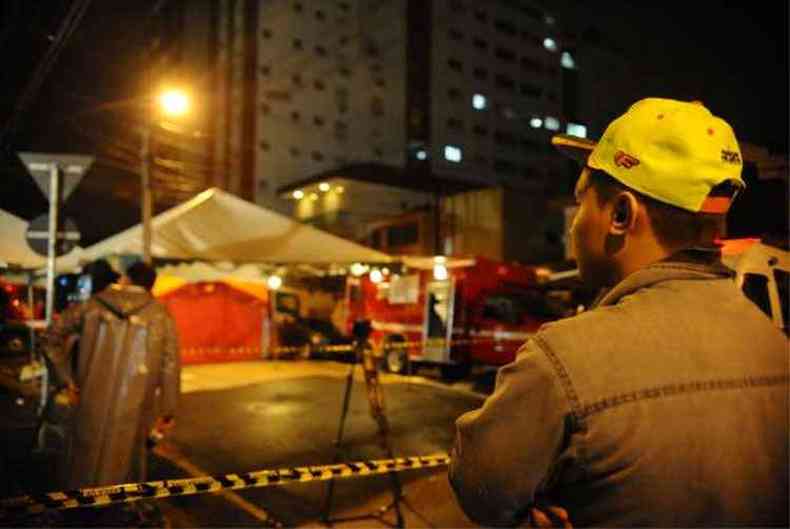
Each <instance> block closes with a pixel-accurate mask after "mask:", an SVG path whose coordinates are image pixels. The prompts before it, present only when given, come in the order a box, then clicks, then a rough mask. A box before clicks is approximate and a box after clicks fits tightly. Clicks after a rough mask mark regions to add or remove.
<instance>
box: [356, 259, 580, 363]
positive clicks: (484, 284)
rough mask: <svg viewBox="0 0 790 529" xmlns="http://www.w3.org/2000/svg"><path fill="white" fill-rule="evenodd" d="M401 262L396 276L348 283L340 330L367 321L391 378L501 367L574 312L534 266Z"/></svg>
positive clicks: (563, 292) (487, 261)
mask: <svg viewBox="0 0 790 529" xmlns="http://www.w3.org/2000/svg"><path fill="white" fill-rule="evenodd" d="M406 264H407V267H408V268H407V270H406V271H405V272H402V273H401V274H397V275H394V274H393V275H391V276H388V277H386V276H381V275H377V276H373V274H369V275H364V276H362V277H350V278H349V280H348V282H347V291H346V314H345V318H344V321H345V325H346V329H345V332H347V333H350V332H351V328H352V325H353V324H354V322H356V321H360V320H368V321H370V324H371V328H372V333H371V337H370V339H371V341H372V343H373V346H374V347H376V348H377V349H378V350H379V351H381V352H382V355H383V362H384V365H385V367H386V368H387V369H388V370H389V371H392V372H397V373H402V372H406V371H408V370H409V368H410V367H413V366H415V365H418V364H435V365H438V366H439V367H440V368H441V371H442V374H443V375H444V376H446V377H448V378H455V377H458V376H462V375H463V374H465V373H466V372H467V371H468V369H469V367H470V366H471V365H472V364H475V363H478V364H486V365H495V366H496V365H502V364H505V363H507V362H510V361H512V360H513V359H514V358H515V354H516V351H517V350H518V348H519V347H520V346H521V345H522V344H523V343H524V342H525V341H526V340H527V339H528V338H529V337H530V336H531V335H532V333H534V332H535V331H536V330H537V329H538V328H539V327H540V326H541V325H542V324H543V323H545V322H547V321H550V320H553V319H557V318H559V317H563V316H566V315H569V314H570V313H572V312H573V309H572V304H570V303H569V302H570V297H571V291H570V290H553V291H552V290H549V289H547V288H546V285H545V282H544V281H541V277H542V276H541V274H540V269H539V268H536V267H528V266H523V265H518V264H509V263H501V262H497V261H493V260H490V259H486V258H482V257H474V258H466V259H456V258H447V259H446V260H445V259H441V260H439V261H438V262H437V261H435V258H422V259H420V258H411V259H408V260H407V261H406ZM437 271H438V272H439V273H437ZM371 276H373V278H374V279H377V280H379V281H378V282H374V281H373V280H372V279H371Z"/></svg>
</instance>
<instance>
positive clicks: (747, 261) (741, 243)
mask: <svg viewBox="0 0 790 529" xmlns="http://www.w3.org/2000/svg"><path fill="white" fill-rule="evenodd" d="M723 244H724V246H723V248H722V254H723V260H724V263H725V264H727V265H728V266H730V267H731V268H733V269H734V270H735V272H736V276H735V281H736V283H737V285H738V288H740V289H741V290H743V293H744V294H745V295H746V297H748V298H749V299H750V300H752V301H753V302H754V303H755V305H757V306H758V307H760V310H762V311H763V312H765V314H767V315H768V317H769V318H771V321H773V322H774V325H776V326H777V327H778V328H780V329H782V330H783V331H784V333H785V334H788V333H789V332H790V329H789V327H790V319H788V306H790V299H788V287H789V286H790V285H789V283H790V252H788V251H787V249H782V248H779V247H777V246H772V245H768V244H765V243H763V242H761V241H760V240H759V239H731V240H726V241H723Z"/></svg>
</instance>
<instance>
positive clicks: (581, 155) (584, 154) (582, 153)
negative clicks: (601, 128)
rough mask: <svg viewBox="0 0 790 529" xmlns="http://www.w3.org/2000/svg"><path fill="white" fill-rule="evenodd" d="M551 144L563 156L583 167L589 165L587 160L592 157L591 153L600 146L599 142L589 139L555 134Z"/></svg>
mask: <svg viewBox="0 0 790 529" xmlns="http://www.w3.org/2000/svg"><path fill="white" fill-rule="evenodd" d="M551 144H552V145H554V147H555V148H556V149H557V150H558V151H560V152H561V153H562V154H564V155H565V156H567V157H568V158H571V159H573V160H575V161H577V162H579V163H580V164H582V165H584V164H586V163H587V158H588V157H589V156H590V153H591V152H592V151H593V149H595V146H596V145H598V143H597V142H594V141H592V140H588V139H587V138H580V137H578V136H571V135H569V134H555V135H554V136H552V138H551Z"/></svg>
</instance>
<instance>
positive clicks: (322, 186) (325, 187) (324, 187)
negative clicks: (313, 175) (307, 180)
mask: <svg viewBox="0 0 790 529" xmlns="http://www.w3.org/2000/svg"><path fill="white" fill-rule="evenodd" d="M318 190H319V191H323V192H324V193H326V192H327V191H329V184H327V183H326V182H321V183H320V184H318Z"/></svg>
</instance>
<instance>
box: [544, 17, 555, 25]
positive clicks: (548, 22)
mask: <svg viewBox="0 0 790 529" xmlns="http://www.w3.org/2000/svg"><path fill="white" fill-rule="evenodd" d="M543 20H544V21H545V22H546V24H548V25H549V26H553V25H554V23H555V22H556V20H555V19H554V17H553V16H551V15H546V18H544V19H543Z"/></svg>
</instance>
